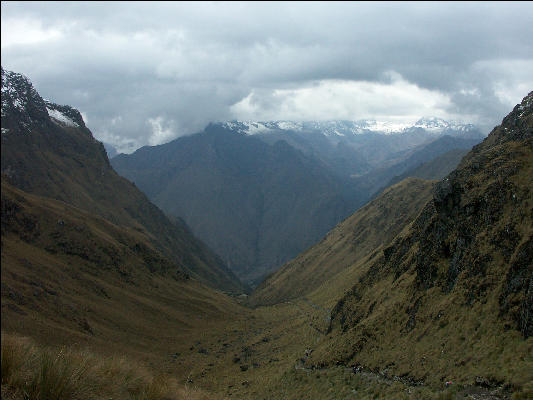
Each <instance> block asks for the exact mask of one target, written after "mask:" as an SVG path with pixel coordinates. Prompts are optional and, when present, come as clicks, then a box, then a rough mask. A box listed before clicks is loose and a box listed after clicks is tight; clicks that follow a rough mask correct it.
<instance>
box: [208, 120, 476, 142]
mask: <svg viewBox="0 0 533 400" xmlns="http://www.w3.org/2000/svg"><path fill="white" fill-rule="evenodd" d="M217 125H219V126H221V127H222V128H224V129H228V130H231V131H235V132H238V133H241V134H246V135H255V134H263V133H269V132H276V131H278V132H279V131H295V132H311V131H318V132H321V133H323V134H324V135H325V136H332V137H334V136H350V135H357V134H362V133H376V134H384V135H391V134H400V133H405V132H407V131H409V130H412V129H417V128H418V129H424V130H425V131H426V132H427V133H430V134H441V133H446V132H450V131H458V132H469V131H474V130H476V128H475V127H474V126H473V125H471V124H461V123H457V122H451V121H445V120H443V119H441V118H436V117H425V118H421V119H419V120H418V121H416V122H415V123H398V122H390V121H377V120H371V119H367V120H359V121H304V122H295V121H266V122H265V121H228V122H220V123H218V124H217Z"/></svg>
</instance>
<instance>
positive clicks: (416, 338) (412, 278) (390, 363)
mask: <svg viewBox="0 0 533 400" xmlns="http://www.w3.org/2000/svg"><path fill="white" fill-rule="evenodd" d="M532 181H533V92H531V93H530V94H529V95H528V96H526V97H525V98H524V99H523V101H522V103H521V104H519V105H517V106H516V107H515V108H514V110H513V111H512V112H511V113H510V114H509V115H508V116H507V117H505V118H504V120H503V122H502V124H501V125H500V126H498V127H496V128H495V129H494V130H493V131H492V132H491V133H490V134H489V136H488V137H487V139H485V140H484V141H483V142H482V143H481V144H479V145H477V146H475V147H474V148H473V149H472V151H471V152H470V153H468V155H467V156H466V157H465V158H464V159H463V161H462V162H461V164H460V165H459V167H458V168H457V169H456V170H455V171H453V172H452V173H451V174H450V175H449V176H447V177H446V178H445V179H443V180H442V181H440V182H439V183H438V184H437V185H436V187H435V190H434V193H433V198H432V199H431V200H430V201H429V202H428V203H427V205H426V206H425V208H424V210H423V211H422V212H421V213H420V215H419V216H418V217H417V218H416V219H415V220H414V221H413V222H412V223H411V224H410V225H409V226H408V227H407V228H406V229H405V230H404V231H402V232H401V233H400V234H399V235H398V236H397V237H396V238H395V240H394V241H393V242H392V243H391V244H390V245H389V246H387V247H386V248H385V249H384V250H383V252H382V253H381V254H380V255H379V257H377V258H376V259H373V260H371V261H370V262H368V263H366V264H365V265H363V266H362V267H361V270H360V276H359V278H358V279H357V280H356V281H354V282H353V284H352V288H351V289H350V291H349V292H348V293H346V294H345V295H344V296H343V298H342V299H341V300H340V301H339V302H338V303H337V304H336V306H335V307H334V309H333V310H332V312H331V324H330V327H329V335H328V337H329V339H328V340H325V341H324V342H323V344H322V345H320V346H319V347H318V348H317V349H316V351H315V352H314V353H313V357H311V358H312V360H310V361H309V363H310V364H314V365H334V364H345V365H361V366H362V367H363V368H369V369H371V370H373V371H381V372H382V373H383V374H385V375H388V376H401V377H404V378H408V379H410V380H411V381H412V382H415V381H424V382H426V383H429V384H434V385H442V384H443V382H444V381H445V380H452V381H454V382H463V383H476V384H479V385H484V386H486V387H496V386H498V385H502V384H504V383H507V384H510V385H511V387H515V388H516V387H520V386H523V385H525V384H529V383H530V382H531V381H532V380H533V358H532V357H531V354H532V350H533V341H532V340H533V339H532V337H531V335H532V332H533V301H532V293H533V263H532V260H533V207H532V205H533V191H532V187H531V182H532ZM530 389H531V388H530Z"/></svg>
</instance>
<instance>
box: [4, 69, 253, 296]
mask: <svg viewBox="0 0 533 400" xmlns="http://www.w3.org/2000/svg"><path fill="white" fill-rule="evenodd" d="M1 168H2V174H3V175H5V176H6V177H7V179H8V180H9V182H10V183H11V184H12V185H14V186H16V187H17V188H20V189H22V190H24V191H27V192H30V193H35V194H39V195H42V196H45V197H50V198H54V199H57V200H61V201H64V202H66V203H68V204H72V205H74V206H76V207H79V208H81V209H83V210H86V211H89V212H91V213H94V214H95V215H98V216H101V217H103V218H105V219H107V220H109V221H110V222H112V223H114V224H118V225H121V226H125V227H130V228H134V229H137V230H139V231H140V232H144V233H145V234H146V235H147V236H149V237H150V238H151V242H152V244H153V245H154V246H155V247H156V248H157V249H158V250H159V251H161V252H162V254H163V255H164V256H166V257H168V258H170V259H171V260H172V261H173V262H175V263H176V264H178V265H179V266H180V268H182V269H183V270H184V271H187V272H188V273H189V274H190V275H191V276H193V277H195V278H198V279H200V280H202V281H203V282H206V283H209V284H211V285H212V286H213V287H217V288H220V289H223V290H229V291H234V292H242V290H243V287H242V285H241V284H240V282H239V281H238V280H237V278H236V277H235V276H234V275H233V274H232V273H231V271H230V270H228V269H227V268H226V267H225V265H224V263H223V262H222V261H221V260H220V259H219V258H218V257H217V256H216V255H215V254H213V253H212V252H211V251H210V250H209V249H208V248H207V247H206V246H205V245H204V244H202V243H201V242H200V241H198V240H197V239H195V238H194V237H193V236H192V234H191V233H190V231H189V230H188V228H187V227H186V226H185V225H184V224H179V223H178V222H177V223H176V224H173V223H171V222H170V221H169V220H168V219H167V218H166V217H165V216H164V214H163V213H162V212H161V211H160V210H159V209H158V208H157V207H156V206H154V205H153V204H152V203H150V201H149V200H148V199H147V198H146V196H145V195H144V194H143V193H141V192H140V191H139V190H138V189H137V188H136V187H135V186H134V185H133V184H131V183H130V182H128V181H127V180H125V179H124V178H122V177H120V176H119V175H117V174H116V172H115V171H114V170H113V168H112V167H111V165H110V164H109V160H108V158H107V155H106V152H105V150H104V147H103V145H102V143H100V142H98V141H96V140H95V139H94V138H93V136H92V134H91V132H90V131H89V129H88V128H87V127H86V126H85V123H84V122H83V118H82V117H81V114H80V113H79V112H78V111H77V110H75V109H73V108H71V107H69V106H59V105H57V104H54V103H51V102H47V101H44V100H43V99H42V98H41V97H40V96H39V94H38V93H37V91H36V90H35V89H34V87H33V85H32V84H31V82H30V81H29V80H28V79H27V78H26V77H24V76H22V75H20V74H16V73H13V72H9V71H4V70H3V69H2V161H1Z"/></svg>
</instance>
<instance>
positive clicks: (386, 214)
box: [250, 178, 431, 306]
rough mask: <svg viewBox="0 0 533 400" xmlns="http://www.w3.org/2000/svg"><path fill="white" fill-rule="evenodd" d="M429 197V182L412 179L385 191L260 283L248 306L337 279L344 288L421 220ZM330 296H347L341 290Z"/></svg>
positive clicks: (307, 291)
mask: <svg viewBox="0 0 533 400" xmlns="http://www.w3.org/2000/svg"><path fill="white" fill-rule="evenodd" d="M430 194H431V182H428V181H423V180H421V179H413V178H411V179H406V180H404V181H402V182H401V183H398V184H397V185H395V186H393V187H390V188H388V189H386V190H385V191H384V193H382V194H381V195H380V196H379V197H378V198H377V199H375V200H373V201H372V202H370V203H368V204H366V205H365V206H364V207H361V208H360V209H359V210H357V212H355V213H354V214H353V215H351V216H350V217H348V218H346V219H345V220H344V221H342V222H341V223H339V224H338V225H337V226H336V227H335V228H334V229H332V230H331V231H330V232H329V233H328V234H327V235H326V236H325V237H324V238H323V239H322V240H321V241H320V242H318V243H317V244H315V245H314V246H312V247H311V248H309V249H308V250H306V251H305V252H303V253H301V254H299V255H298V256H297V257H296V258H294V259H293V260H291V261H289V262H288V263H287V264H285V265H284V266H283V267H282V268H280V269H279V270H278V271H277V272H276V273H274V274H273V275H272V276H270V277H269V278H268V279H266V280H265V281H264V282H262V283H261V285H260V286H259V287H257V289H256V290H254V292H253V293H252V295H251V296H250V304H251V305H254V306H256V305H266V304H276V303H281V302H283V301H287V300H291V299H294V298H298V297H302V296H305V295H308V294H310V293H311V292H313V291H315V290H316V289H318V288H319V287H320V286H327V285H330V284H331V281H336V279H335V277H337V276H342V278H341V279H340V280H341V281H342V282H346V279H345V276H344V274H346V273H349V270H351V269H354V268H357V267H358V265H359V264H360V263H361V262H363V261H365V260H366V258H367V257H371V256H372V254H373V253H378V252H379V251H380V250H381V249H383V248H384V247H385V246H387V244H389V243H390V242H391V241H392V239H394V237H395V236H396V235H397V234H398V233H399V232H400V231H401V230H402V229H403V228H404V226H405V225H406V224H408V223H410V222H411V221H412V220H413V219H414V218H415V217H416V216H417V215H418V213H419V212H420V211H421V210H422V208H423V206H424V205H425V204H426V203H427V201H428V200H429V198H430ZM322 289H324V288H322ZM332 291H333V292H338V293H343V289H342V288H339V286H335V287H334V288H333V290H332ZM333 297H335V296H333Z"/></svg>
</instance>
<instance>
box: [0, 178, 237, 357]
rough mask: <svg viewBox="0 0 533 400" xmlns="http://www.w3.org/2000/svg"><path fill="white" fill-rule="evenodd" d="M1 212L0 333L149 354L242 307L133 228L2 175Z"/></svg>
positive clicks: (175, 344)
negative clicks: (37, 192)
mask: <svg viewBox="0 0 533 400" xmlns="http://www.w3.org/2000/svg"><path fill="white" fill-rule="evenodd" d="M1 217H2V223H1V233H2V236H1V240H2V253H1V263H2V268H1V280H2V332H4V331H5V332H16V333H17V334H19V335H28V336H30V337H32V338H34V339H36V340H37V341H39V342H42V343H45V344H47V345H56V344H57V345H59V344H61V345H64V344H72V343H78V344H90V345H91V346H92V347H94V348H96V349H100V350H102V351H103V352H105V353H109V352H115V351H116V352H119V353H121V354H129V355H134V356H141V357H148V358H149V357H151V356H152V353H154V355H155V354H157V355H158V356H159V357H161V354H168V351H169V350H168V348H173V349H175V351H181V347H183V346H185V344H182V342H183V341H185V340H188V341H189V342H190V341H191V340H192V339H190V338H189V336H190V335H196V337H197V335H198V332H201V331H202V330H205V329H207V325H206V324H207V322H206V321H210V323H211V324H215V323H217V322H218V323H220V324H223V323H224V322H223V321H226V320H227V319H234V318H235V317H236V315H237V313H239V314H244V315H245V314H246V313H245V311H243V310H242V309H240V308H239V306H238V305H236V304H235V303H234V302H233V301H232V300H231V299H230V298H229V297H228V296H225V295H223V294H222V293H220V292H219V291H215V290H213V289H211V288H209V287H207V286H205V285H203V284H201V283H200V282H198V281H196V280H193V279H190V278H189V277H188V275H187V274H185V273H183V272H182V271H181V268H180V267H179V266H178V265H176V264H174V263H172V262H171V261H169V260H168V259H167V258H165V257H163V256H162V255H161V253H159V252H158V251H157V249H155V248H154V246H153V245H152V243H151V241H150V238H149V237H148V236H147V235H146V234H144V233H142V232H139V231H137V230H136V229H134V228H128V227H122V226H119V225H115V224H112V223H110V222H109V221H107V220H105V219H103V218H100V217H97V216H95V215H94V214H92V213H90V212H87V211H84V210H81V209H79V208H77V207H74V206H71V205H68V204H66V203H64V202H62V201H58V200H53V199H50V198H45V197H42V196H38V195H32V194H28V193H26V192H24V191H22V190H19V189H16V188H14V187H12V186H11V185H9V184H8V183H7V182H6V181H5V180H4V179H2V204H1Z"/></svg>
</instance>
